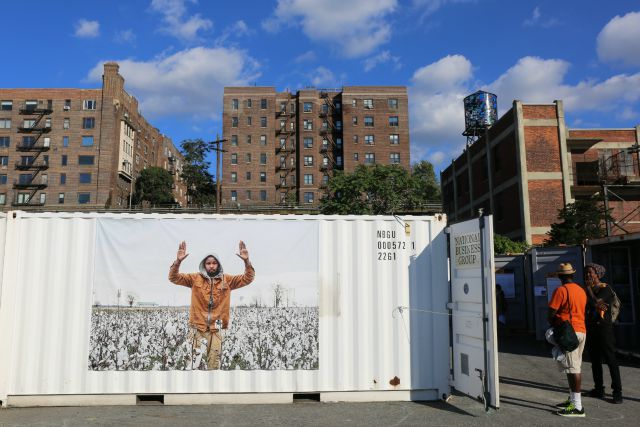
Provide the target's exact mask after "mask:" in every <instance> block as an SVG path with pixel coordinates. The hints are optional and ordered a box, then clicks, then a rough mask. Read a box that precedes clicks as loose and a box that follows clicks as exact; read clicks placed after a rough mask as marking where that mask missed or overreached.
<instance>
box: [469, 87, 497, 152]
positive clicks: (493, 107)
mask: <svg viewBox="0 0 640 427" xmlns="http://www.w3.org/2000/svg"><path fill="white" fill-rule="evenodd" d="M497 120H498V97H497V96H496V95H494V94H493V93H489V92H484V91H482V90H479V91H477V92H475V93H472V94H471V95H469V96H467V97H466V98H465V99H464V132H462V135H464V136H466V137H467V146H469V145H471V144H473V143H474V142H475V141H476V140H477V139H478V137H479V136H481V135H484V133H485V132H486V131H487V130H489V128H490V127H491V126H493V125H494V124H495V122H496V121H497Z"/></svg>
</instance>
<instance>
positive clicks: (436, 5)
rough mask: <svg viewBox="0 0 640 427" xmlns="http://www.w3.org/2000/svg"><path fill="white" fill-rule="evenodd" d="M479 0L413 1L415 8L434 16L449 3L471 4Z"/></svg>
mask: <svg viewBox="0 0 640 427" xmlns="http://www.w3.org/2000/svg"><path fill="white" fill-rule="evenodd" d="M476 1H477V0H413V5H414V7H419V8H423V9H424V10H425V14H432V13H434V12H436V11H437V10H438V9H440V8H441V7H443V6H444V5H446V4H447V3H469V2H476Z"/></svg>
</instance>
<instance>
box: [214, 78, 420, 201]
mask: <svg viewBox="0 0 640 427" xmlns="http://www.w3.org/2000/svg"><path fill="white" fill-rule="evenodd" d="M223 134H224V138H225V139H226V140H227V141H226V142H225V151H226V152H225V154H224V159H223V170H222V174H223V178H222V186H223V187H222V204H223V206H235V205H240V204H242V205H245V206H251V205H274V204H282V203H296V202H297V203H300V204H303V205H317V204H318V202H319V200H320V198H321V197H322V194H324V192H325V190H326V186H327V183H328V180H329V178H330V177H331V176H332V174H333V173H334V171H337V170H342V171H345V172H353V171H354V170H355V168H356V167H357V166H358V165H361V164H364V165H374V164H385V165H387V164H397V165H400V166H402V167H404V168H407V169H408V168H409V160H410V159H409V114H408V98H407V89H406V87H404V86H402V87H400V86H348V87H343V88H342V89H341V90H338V89H335V90H318V89H304V90H299V91H297V92H296V93H292V92H276V90H275V88H273V87H226V88H225V89H224V107H223Z"/></svg>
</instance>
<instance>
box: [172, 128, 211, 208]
mask: <svg viewBox="0 0 640 427" xmlns="http://www.w3.org/2000/svg"><path fill="white" fill-rule="evenodd" d="M180 145H181V146H182V154H183V156H184V165H183V167H182V173H181V174H180V177H181V178H182V179H183V180H184V182H185V185H186V187H187V199H188V200H189V204H191V205H197V206H212V205H214V204H215V201H216V196H215V182H214V179H213V175H211V173H209V168H210V166H211V163H210V162H208V161H207V159H206V157H207V153H208V152H209V146H208V145H207V143H206V142H204V141H203V140H202V139H187V140H184V141H182V143H181V144H180Z"/></svg>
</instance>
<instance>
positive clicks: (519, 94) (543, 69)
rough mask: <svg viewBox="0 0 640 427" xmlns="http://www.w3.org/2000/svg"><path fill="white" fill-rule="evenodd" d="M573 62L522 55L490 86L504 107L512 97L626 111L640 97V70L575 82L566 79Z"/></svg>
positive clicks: (577, 107)
mask: <svg viewBox="0 0 640 427" xmlns="http://www.w3.org/2000/svg"><path fill="white" fill-rule="evenodd" d="M569 68H570V64H569V63H568V62H566V61H564V60H561V59H542V58H537V57H530V56H528V57H524V58H521V59H520V60H519V61H518V62H517V63H516V65H514V66H513V67H511V68H509V69H508V70H507V71H506V72H505V73H504V74H502V75H501V76H500V77H498V79H496V80H495V81H494V82H493V83H491V84H489V85H488V89H489V90H490V91H492V92H493V93H495V94H496V95H498V101H499V103H500V106H501V107H500V108H501V109H507V108H509V107H510V104H511V102H512V100H514V99H519V100H522V101H523V102H533V103H535V102H540V103H550V102H552V101H553V100H555V99H561V100H563V101H564V106H565V109H567V110H569V111H615V110H618V111H622V109H623V108H624V107H625V106H628V105H630V104H632V103H635V102H637V101H638V100H640V73H636V74H631V75H627V74H617V75H614V76H612V77H609V78H608V79H606V80H603V81H597V80H594V79H586V80H582V81H580V82H578V83H577V84H575V85H570V84H567V83H564V80H565V77H566V74H567V72H568V71H569Z"/></svg>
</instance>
